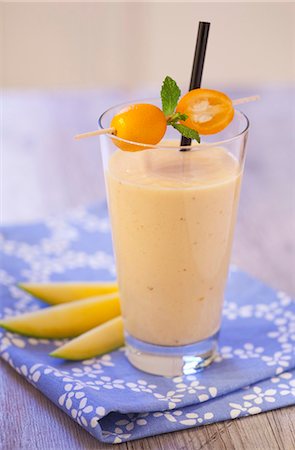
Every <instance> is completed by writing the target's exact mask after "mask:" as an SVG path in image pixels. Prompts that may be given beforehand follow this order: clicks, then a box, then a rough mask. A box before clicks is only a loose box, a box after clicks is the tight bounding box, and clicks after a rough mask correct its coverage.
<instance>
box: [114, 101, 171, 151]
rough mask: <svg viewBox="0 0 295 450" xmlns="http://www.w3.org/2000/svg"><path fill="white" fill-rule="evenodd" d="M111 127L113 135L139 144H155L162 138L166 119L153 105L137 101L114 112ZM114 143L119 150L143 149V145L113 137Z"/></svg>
mask: <svg viewBox="0 0 295 450" xmlns="http://www.w3.org/2000/svg"><path fill="white" fill-rule="evenodd" d="M111 127H112V128H114V129H115V132H114V134H115V136H117V137H118V138H121V139H126V140H127V141H132V142H139V143H141V144H150V145H155V144H158V142H160V140H161V139H162V138H163V136H164V134H165V132H166V128H167V120H166V117H165V115H164V113H163V111H161V110H160V108H158V107H157V106H155V105H152V104H149V103H138V104H135V105H130V106H128V107H127V108H124V109H123V110H122V111H120V112H119V113H118V114H116V115H115V116H114V117H113V119H112V121H111ZM113 142H114V144H115V145H116V146H117V147H119V148H120V149H121V150H125V151H129V152H136V151H138V150H144V147H141V146H138V145H135V144H130V143H128V142H123V141H120V140H118V139H113Z"/></svg>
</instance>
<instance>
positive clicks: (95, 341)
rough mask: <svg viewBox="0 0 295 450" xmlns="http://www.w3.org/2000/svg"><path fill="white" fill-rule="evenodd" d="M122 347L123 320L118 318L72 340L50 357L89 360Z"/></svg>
mask: <svg viewBox="0 0 295 450" xmlns="http://www.w3.org/2000/svg"><path fill="white" fill-rule="evenodd" d="M122 345H124V333H123V320H122V317H121V316H118V317H115V318H114V319H111V320H108V321H107V322H105V323H103V324H102V325H99V326H98V327H96V328H93V329H92V330H89V331H87V332H86V333H84V334H82V335H81V336H79V337H77V338H75V339H72V340H71V341H70V342H68V343H66V344H65V345H62V346H61V347H59V348H58V349H56V350H54V351H53V352H52V353H50V356H54V357H56V358H63V359H71V360H80V359H89V358H93V357H94V356H98V355H102V354H103V353H107V352H111V351H112V350H115V349H116V348H118V347H121V346H122Z"/></svg>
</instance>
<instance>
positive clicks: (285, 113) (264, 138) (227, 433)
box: [0, 86, 295, 450]
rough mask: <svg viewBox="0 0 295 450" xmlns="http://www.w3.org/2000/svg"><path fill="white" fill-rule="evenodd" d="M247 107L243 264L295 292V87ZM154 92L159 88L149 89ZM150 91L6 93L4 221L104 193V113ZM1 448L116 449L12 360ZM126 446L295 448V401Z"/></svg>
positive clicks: (239, 241)
mask: <svg viewBox="0 0 295 450" xmlns="http://www.w3.org/2000/svg"><path fill="white" fill-rule="evenodd" d="M255 93H260V95H261V97H262V100H261V101H260V102H259V103H257V104H255V105H254V104H252V105H251V104H249V105H245V106H244V107H243V110H244V111H245V112H246V113H247V114H248V116H249V118H250V121H251V132H250V139H249V143H248V158H247V164H246V171H245V178H244V183H243V189H242V195H241V205H240V211H239V219H238V224H237V229H236V235H235V244H234V250H233V262H234V263H236V264H237V265H238V266H239V267H241V268H242V269H244V270H246V271H248V272H249V273H251V274H252V275H255V276H257V277H258V278H260V279H262V280H263V281H265V282H267V283H268V284H270V285H271V286H273V287H275V288H278V289H282V290H285V291H288V292H289V293H291V294H292V295H294V294H295V276H294V267H295V256H294V231H295V202H294V199H295V192H294V190H295V187H294V186H295V184H294V176H295V174H294V167H295V164H294V163H295V127H294V123H295V90H294V88H291V87H288V88H287V87H278V86H270V87H267V86H264V87H262V86H260V87H259V86H258V87H256V89H255V90H253V89H251V90H249V89H244V90H238V89H236V90H235V91H232V92H231V94H232V97H233V98H236V97H238V96H239V95H251V94H255ZM149 94H153V93H152V92H150V93H147V92H145V95H146V96H148V95H149ZM141 97H142V92H141V93H137V92H134V91H133V92H129V93H128V92H125V93H124V94H123V93H122V92H114V91H113V92H100V91H86V92H85V91H80V92H71V91H63V92H44V91H42V92H41V91H40V92H36V91H34V92H33V91H32V92H30V91H27V92H22V91H19V92H17V91H10V92H5V93H4V96H3V119H2V131H3V148H2V158H3V166H2V221H3V222H4V223H15V222H20V221H22V222H24V221H25V222H27V221H30V220H35V219H42V218H44V217H45V216H48V214H52V213H58V214H59V213H62V212H63V211H64V210H66V209H69V208H72V207H75V206H79V205H81V204H88V203H93V202H96V201H97V200H102V199H103V198H104V195H105V194H104V187H103V180H102V172H101V162H100V154H99V144H98V140H97V139H96V138H94V139H89V140H87V141H83V143H82V142H79V143H77V142H74V141H73V139H72V136H73V135H74V134H76V133H78V132H84V131H88V130H92V129H95V127H96V119H97V117H98V115H99V114H100V113H101V112H103V110H104V109H105V108H106V107H108V106H111V105H112V104H114V103H119V102H120V101H122V100H124V99H127V98H128V99H135V98H141ZM0 364H1V372H0V405H1V406H0V448H1V450H2V449H3V450H19V449H24V450H35V449H36V450H37V449H38V450H80V449H81V450H86V449H107V448H110V446H109V445H107V444H102V443H100V442H98V441H96V440H95V439H94V438H93V437H91V436H90V435H89V434H88V433H87V432H86V431H84V430H83V429H82V428H81V427H79V425H77V424H76V423H75V422H74V421H72V420H71V419H70V418H69V417H68V416H67V415H66V414H64V413H63V412H62V411H60V410H59V409H58V408H57V407H56V406H55V405H54V404H53V403H52V402H51V401H49V400H48V399H47V398H46V397H44V396H43V395H42V394H40V393H39V392H38V391H37V390H36V389H35V388H34V387H32V386H31V385H30V384H29V383H28V382H27V381H25V380H24V379H23V378H21V377H20V376H19V375H18V374H17V373H15V372H14V371H13V370H12V369H11V368H10V367H8V366H7V365H6V364H5V363H3V362H0ZM119 447H120V449H122V450H127V449H128V450H158V449H159V450H160V449H165V450H166V449H169V450H182V449H183V450H193V449H194V450H197V449H198V450H199V449H204V450H222V449H226V450H232V449H237V450H244V449H245V450H256V449H257V450H264V449H270V450H272V449H274V450H277V449H280V450H281V449H282V450H293V449H295V407H294V406H293V407H289V408H284V409H281V410H276V411H271V412H268V413H263V414H259V415H256V416H252V417H247V418H242V419H236V420H231V421H226V422H221V423H217V424H212V425H207V426H202V427H198V428H192V429H190V430H185V431H179V432H175V433H168V434H165V435H161V436H155V437H151V438H147V439H142V440H138V441H133V442H129V443H126V444H120V445H119Z"/></svg>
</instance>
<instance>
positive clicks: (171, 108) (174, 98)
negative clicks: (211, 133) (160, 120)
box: [161, 76, 200, 143]
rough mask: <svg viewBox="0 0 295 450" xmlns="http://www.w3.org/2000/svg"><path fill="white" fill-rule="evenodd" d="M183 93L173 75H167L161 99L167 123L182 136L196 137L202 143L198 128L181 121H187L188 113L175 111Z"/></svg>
mask: <svg viewBox="0 0 295 450" xmlns="http://www.w3.org/2000/svg"><path fill="white" fill-rule="evenodd" d="M180 95H181V90H180V89H179V87H178V86H177V83H176V81H174V80H173V79H172V78H171V77H169V76H167V77H166V78H165V80H164V81H163V84H162V88H161V99H162V110H163V113H164V114H165V116H166V119H167V125H171V126H172V127H173V128H175V129H176V130H177V131H179V132H180V133H181V134H182V136H184V137H186V138H188V139H195V140H196V141H197V142H199V143H200V135H199V133H198V132H197V131H196V130H193V129H192V128H189V127H187V126H186V125H183V124H182V123H179V122H185V121H186V119H188V115H187V114H182V113H180V112H175V108H176V106H177V103H178V100H179V97H180Z"/></svg>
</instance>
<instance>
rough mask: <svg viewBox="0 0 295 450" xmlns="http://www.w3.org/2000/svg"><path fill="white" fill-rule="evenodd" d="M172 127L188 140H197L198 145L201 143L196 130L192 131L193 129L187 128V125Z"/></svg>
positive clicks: (178, 124)
mask: <svg viewBox="0 0 295 450" xmlns="http://www.w3.org/2000/svg"><path fill="white" fill-rule="evenodd" d="M172 126H173V128H175V129H176V130H177V131H179V133H181V134H182V136H184V137H186V138H188V139H195V140H196V141H197V142H198V143H200V142H201V140H200V135H199V133H198V132H197V131H196V130H192V129H191V128H189V127H187V126H186V125H182V124H181V123H173V124H172Z"/></svg>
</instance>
